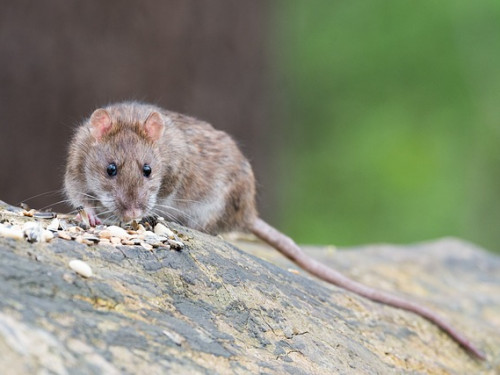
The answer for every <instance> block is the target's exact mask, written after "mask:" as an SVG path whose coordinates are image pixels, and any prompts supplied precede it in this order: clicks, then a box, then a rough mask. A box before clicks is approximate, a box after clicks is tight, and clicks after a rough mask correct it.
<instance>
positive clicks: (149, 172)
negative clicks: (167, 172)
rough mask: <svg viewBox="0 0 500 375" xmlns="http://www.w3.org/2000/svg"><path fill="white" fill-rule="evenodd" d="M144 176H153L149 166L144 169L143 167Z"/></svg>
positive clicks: (145, 165) (146, 165)
mask: <svg viewBox="0 0 500 375" xmlns="http://www.w3.org/2000/svg"><path fill="white" fill-rule="evenodd" d="M142 174H143V175H144V177H149V176H150V175H151V167H150V166H149V164H144V167H142Z"/></svg>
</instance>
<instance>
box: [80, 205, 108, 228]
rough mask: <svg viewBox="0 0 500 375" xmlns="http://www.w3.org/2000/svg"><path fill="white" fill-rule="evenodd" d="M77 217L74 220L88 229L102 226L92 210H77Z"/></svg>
mask: <svg viewBox="0 0 500 375" xmlns="http://www.w3.org/2000/svg"><path fill="white" fill-rule="evenodd" d="M77 210H78V215H76V219H77V220H79V221H83V222H84V223H85V224H87V225H88V226H90V227H95V226H96V225H99V224H102V221H101V219H99V217H98V216H97V214H96V213H95V212H94V210H92V209H90V208H84V207H82V206H80V207H78V208H77Z"/></svg>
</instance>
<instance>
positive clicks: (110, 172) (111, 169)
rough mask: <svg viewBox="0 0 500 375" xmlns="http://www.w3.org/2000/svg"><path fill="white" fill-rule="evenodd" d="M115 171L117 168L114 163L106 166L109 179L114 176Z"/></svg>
mask: <svg viewBox="0 0 500 375" xmlns="http://www.w3.org/2000/svg"><path fill="white" fill-rule="evenodd" d="M117 170H118V168H116V164H115V163H110V164H109V165H108V167H107V168H106V172H107V173H108V176H109V177H113V176H116V172H117Z"/></svg>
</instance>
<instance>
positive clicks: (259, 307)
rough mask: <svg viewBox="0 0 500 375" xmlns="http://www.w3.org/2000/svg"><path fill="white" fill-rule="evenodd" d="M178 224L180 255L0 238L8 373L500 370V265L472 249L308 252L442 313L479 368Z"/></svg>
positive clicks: (359, 304) (407, 323)
mask: <svg viewBox="0 0 500 375" xmlns="http://www.w3.org/2000/svg"><path fill="white" fill-rule="evenodd" d="M172 227H173V228H176V229H178V230H179V231H180V232H183V233H184V234H187V235H188V236H190V237H192V238H190V239H189V240H187V241H185V244H186V247H185V248H184V249H183V250H182V251H174V250H161V251H157V250H155V251H148V250H145V249H144V248H142V247H137V246H135V247H134V246H118V247H113V246H109V245H108V246H87V245H83V244H78V243H76V242H72V241H65V240H61V239H54V240H53V241H52V242H51V243H36V244H30V243H28V242H25V241H22V240H14V239H7V238H2V237H0V296H1V298H0V353H1V355H0V368H1V369H2V373H3V374H9V373H10V374H28V373H29V374H35V373H44V374H45V373H54V374H121V373H124V374H136V373H145V374H148V375H151V374H163V373H167V372H169V371H170V373H172V374H188V373H189V374H232V373H235V374H247V373H252V374H259V373H261V374H283V373H290V374H336V373H342V374H427V373H429V374H448V373H449V374H482V373H484V374H498V373H500V258H499V257H497V256H494V255H492V254H489V253H487V252H485V251H483V250H481V249H478V248H476V247H474V246H473V245H470V244H467V243H465V242H462V241H459V240H455V239H444V240H440V241H436V242H432V243H427V244H420V245H415V246H397V247H396V246H370V247H366V248H360V249H354V250H351V251H336V250H335V249H325V248H322V249H319V248H311V249H308V251H310V253H311V254H312V255H314V256H315V257H318V258H321V259H323V261H324V262H325V263H328V264H330V265H332V266H334V267H336V268H338V269H342V270H343V271H345V273H347V274H349V275H351V276H352V277H353V278H356V279H358V280H360V281H362V282H364V283H367V284H370V285H372V286H375V287H380V288H383V289H385V290H389V291H398V293H399V294H401V295H406V296H411V298H414V299H415V300H418V301H420V302H421V303H425V304H426V305H428V306H430V307H433V308H435V309H436V310H438V311H440V312H441V313H442V314H443V315H445V316H446V317H447V318H448V319H449V320H450V321H451V322H452V323H453V324H454V325H455V326H456V327H457V328H460V329H461V330H462V331H464V332H465V333H466V334H467V335H468V336H469V337H470V338H471V339H472V340H473V341H474V342H475V343H476V344H477V345H478V346H479V347H480V348H482V349H483V350H484V351H485V352H486V353H487V356H488V360H487V361H485V362H480V361H476V360H474V359H472V358H471V357H469V356H468V355H467V354H466V353H465V352H464V351H463V350H462V349H461V348H460V347H458V346H457V345H456V344H455V343H454V342H453V341H452V340H451V339H450V338H449V337H448V336H447V335H445V334H443V333H442V332H441V331H440V330H439V329H438V328H436V327H435V326H434V325H432V324H430V323H428V322H427V321H426V320H424V319H422V318H419V317H417V316H415V315H413V314H411V313H408V312H404V311H400V310H397V309H394V308H390V307H387V306H382V305H380V304H377V303H373V302H370V301H367V300H365V299H363V298H361V297H358V296H356V295H354V294H352V293H348V292H345V291H344V290H341V289H339V288H336V287H334V286H330V285H327V284H326V283H323V282H320V281H317V280H315V279H313V278H311V277H309V276H307V275H304V274H303V272H301V271H299V272H296V271H294V270H289V269H288V267H293V266H291V265H290V264H289V263H288V262H287V261H286V260H284V259H282V258H280V257H279V256H278V255H277V253H276V252H275V251H274V250H270V249H267V248H266V247H263V246H259V245H256V244H253V243H242V242H238V244H240V245H241V246H242V247H245V248H246V249H247V251H251V252H253V253H255V254H257V255H259V256H260V255H262V256H264V257H268V258H269V259H271V260H272V261H276V260H277V259H278V261H277V262H278V263H279V264H281V265H282V266H283V268H281V267H279V266H276V265H273V264H271V263H269V262H267V261H265V260H262V259H260V258H258V257H256V256H253V255H250V254H248V253H247V252H244V251H241V250H239V249H237V248H236V247H234V246H233V245H231V244H229V243H227V242H224V241H222V240H221V239H220V238H216V237H211V236H207V235H204V234H201V233H198V232H194V231H192V230H189V229H186V228H181V227H176V226H173V225H172ZM72 259H81V260H84V261H85V262H86V263H88V264H89V265H90V266H91V267H92V270H93V273H94V276H93V277H91V278H88V279H86V278H83V277H81V276H79V275H77V274H76V273H75V272H74V271H72V270H71V269H70V268H69V266H68V263H69V261H70V260H72ZM293 268H294V269H296V267H293Z"/></svg>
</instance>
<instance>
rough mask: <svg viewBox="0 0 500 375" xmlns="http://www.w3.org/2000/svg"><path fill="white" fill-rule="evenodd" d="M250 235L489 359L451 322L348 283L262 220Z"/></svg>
mask: <svg viewBox="0 0 500 375" xmlns="http://www.w3.org/2000/svg"><path fill="white" fill-rule="evenodd" d="M251 231H252V232H253V233H254V234H255V235H256V236H257V237H259V238H261V239H262V240H264V241H265V242H267V243H268V244H270V245H271V246H273V247H274V248H276V249H277V250H278V251H279V252H281V253H282V254H283V255H284V256H286V257H287V258H289V259H290V260H292V261H293V262H294V263H296V264H297V265H299V266H300V267H302V268H303V269H304V270H306V271H308V272H309V273H311V274H312V275H314V276H316V277H319V278H320V279H322V280H325V281H327V282H329V283H332V284H334V285H337V286H339V287H341V288H344V289H347V290H349V291H351V292H354V293H356V294H359V295H360V296H363V297H366V298H368V299H371V300H372V301H376V302H380V303H383V304H386V305H390V306H394V307H397V308H400V309H403V310H408V311H411V312H413V313H415V314H418V315H420V316H422V317H424V318H426V319H427V320H429V321H431V322H433V323H434V324H436V325H437V326H438V327H440V328H441V329H442V330H443V331H445V332H446V333H447V334H448V335H450V336H451V337H452V338H453V339H454V340H455V341H456V342H458V343H459V344H460V345H461V346H462V347H464V348H465V349H466V350H467V351H468V352H470V353H472V354H473V355H475V356H476V357H477V358H479V359H485V358H486V357H485V355H484V354H483V353H482V352H481V351H480V350H479V349H477V348H476V347H475V346H474V345H473V344H472V343H471V342H470V341H469V340H468V339H467V338H466V337H465V336H464V335H462V334H461V333H460V332H458V331H457V330H455V329H454V328H453V327H452V326H451V325H450V324H448V322H446V321H445V320H444V319H443V318H442V317H440V316H439V315H438V314H436V313H435V312H434V311H432V310H430V309H428V308H426V307H423V306H420V305H417V304H416V303H414V302H411V301H408V300H405V299H403V298H400V297H396V296H393V295H391V294H389V293H385V292H382V291H379V290H376V289H373V288H370V287H367V286H365V285H363V284H360V283H358V282H356V281H354V280H351V279H349V278H348V277H346V276H344V275H342V274H341V273H339V272H337V271H335V270H334V269H332V268H329V267H327V266H325V265H323V264H321V263H319V262H318V261H317V260H315V259H313V258H311V257H309V256H307V255H306V254H305V253H304V252H303V251H302V250H301V249H300V248H299V247H298V246H297V244H296V243H295V242H294V241H293V240H292V239H291V238H290V237H288V236H286V235H285V234H283V233H281V232H279V231H278V230H277V229H275V228H273V227H272V226H270V225H269V224H267V223H266V222H265V221H263V220H261V219H256V220H255V221H254V222H253V225H252V227H251Z"/></svg>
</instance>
